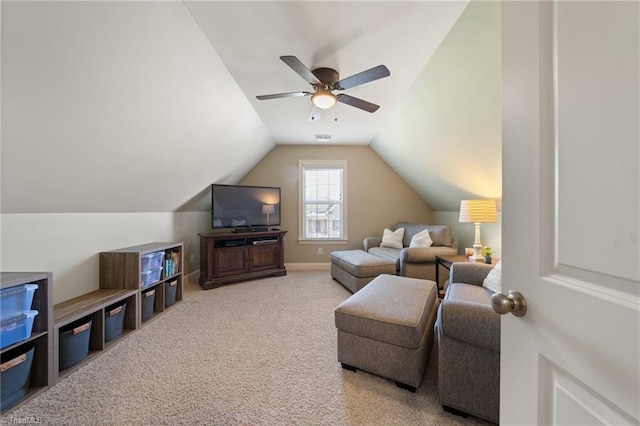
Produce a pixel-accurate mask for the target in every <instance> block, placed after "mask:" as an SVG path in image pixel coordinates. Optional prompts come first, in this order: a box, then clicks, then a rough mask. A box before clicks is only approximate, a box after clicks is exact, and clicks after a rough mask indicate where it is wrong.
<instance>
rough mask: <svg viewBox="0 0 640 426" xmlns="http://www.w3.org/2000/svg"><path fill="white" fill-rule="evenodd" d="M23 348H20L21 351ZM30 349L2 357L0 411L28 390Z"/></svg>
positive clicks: (0, 365) (9, 353) (31, 359)
mask: <svg viewBox="0 0 640 426" xmlns="http://www.w3.org/2000/svg"><path fill="white" fill-rule="evenodd" d="M24 350H25V348H23V347H21V351H24ZM34 351H35V349H34V348H33V347H32V348H31V349H29V350H28V351H26V352H24V353H19V352H13V351H10V352H8V353H6V354H3V355H2V364H0V396H1V398H2V399H1V402H0V406H1V407H0V409H1V410H2V411H4V410H5V409H6V408H9V407H11V406H12V405H13V404H15V403H16V402H18V401H20V400H21V399H22V398H23V397H24V396H25V395H26V394H27V391H28V390H29V380H30V378H31V365H32V364H33V354H34Z"/></svg>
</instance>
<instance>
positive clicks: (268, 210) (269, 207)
mask: <svg viewBox="0 0 640 426" xmlns="http://www.w3.org/2000/svg"><path fill="white" fill-rule="evenodd" d="M275 211H276V208H275V206H274V205H273V204H263V205H262V213H263V214H274V213H275Z"/></svg>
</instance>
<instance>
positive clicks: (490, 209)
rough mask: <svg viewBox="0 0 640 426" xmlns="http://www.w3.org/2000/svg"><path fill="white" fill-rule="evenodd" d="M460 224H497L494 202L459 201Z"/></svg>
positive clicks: (488, 200) (487, 200)
mask: <svg viewBox="0 0 640 426" xmlns="http://www.w3.org/2000/svg"><path fill="white" fill-rule="evenodd" d="M459 221H460V222H464V223H466V222H470V223H487V222H497V221H498V214H497V210H496V200H491V199H486V200H462V201H460V219H459Z"/></svg>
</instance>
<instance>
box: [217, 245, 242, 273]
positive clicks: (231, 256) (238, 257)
mask: <svg viewBox="0 0 640 426" xmlns="http://www.w3.org/2000/svg"><path fill="white" fill-rule="evenodd" d="M247 272H249V247H225V248H217V249H215V250H214V251H213V278H214V279H216V278H224V277H230V276H233V275H240V274H245V273H247Z"/></svg>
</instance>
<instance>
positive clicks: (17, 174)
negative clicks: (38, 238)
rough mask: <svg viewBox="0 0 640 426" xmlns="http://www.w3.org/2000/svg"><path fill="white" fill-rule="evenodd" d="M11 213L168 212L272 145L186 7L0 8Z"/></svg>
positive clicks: (6, 195)
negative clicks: (0, 12) (0, 13)
mask: <svg viewBox="0 0 640 426" xmlns="http://www.w3.org/2000/svg"><path fill="white" fill-rule="evenodd" d="M0 7H1V8H2V64H1V65H2V171H1V173H2V212H3V213H76V212H80V213H83V212H170V211H176V210H181V209H188V208H190V207H189V206H191V205H193V204H194V203H195V202H197V201H198V200H199V199H200V198H202V197H201V193H202V192H203V190H205V189H206V188H208V186H209V185H210V184H211V183H213V182H220V183H231V182H237V181H238V180H239V179H240V178H241V177H242V176H244V175H245V174H246V173H247V172H248V171H249V170H251V168H252V167H253V166H254V165H255V164H257V163H258V162H259V161H260V160H261V159H262V158H263V157H264V155H265V154H266V153H268V152H269V151H270V150H271V149H272V148H273V147H274V146H275V142H274V141H273V139H272V137H271V135H270V134H269V132H268V130H267V129H266V128H265V126H264V124H263V122H262V121H261V120H260V118H259V117H258V115H257V114H256V112H255V110H254V108H253V107H252V106H251V104H250V103H249V101H248V100H247V98H246V96H245V95H244V94H243V93H242V91H241V90H240V89H239V87H238V85H237V84H236V83H235V81H234V79H233V77H232V76H231V75H230V74H229V72H228V70H227V69H226V67H225V66H224V64H223V62H222V61H221V60H220V58H219V57H218V55H217V54H216V52H215V51H214V50H213V49H212V48H211V45H210V43H209V42H208V40H207V39H206V38H205V37H204V36H203V35H202V32H201V30H200V29H199V27H198V25H197V24H196V23H195V22H194V20H193V17H192V16H191V14H190V13H189V11H188V10H187V8H186V7H185V5H184V4H183V3H181V2H7V1H2V3H1V6H0Z"/></svg>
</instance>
